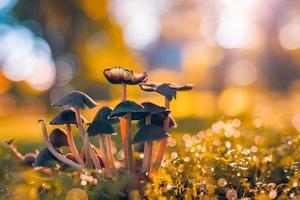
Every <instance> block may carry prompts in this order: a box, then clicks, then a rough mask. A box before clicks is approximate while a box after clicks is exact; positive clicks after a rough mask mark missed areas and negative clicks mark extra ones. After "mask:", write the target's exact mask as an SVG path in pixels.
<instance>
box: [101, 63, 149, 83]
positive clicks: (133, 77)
mask: <svg viewBox="0 0 300 200" xmlns="http://www.w3.org/2000/svg"><path fill="white" fill-rule="evenodd" d="M103 74H104V76H105V78H106V79H107V80H108V81H109V82H110V83H112V84H122V83H126V84H128V85H137V84H140V83H142V82H145V81H147V79H148V76H147V73H146V72H144V73H141V74H138V73H134V72H133V71H131V70H127V69H124V68H122V67H113V68H109V69H105V70H104V71H103Z"/></svg>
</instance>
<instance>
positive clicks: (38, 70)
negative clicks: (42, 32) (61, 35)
mask: <svg viewBox="0 0 300 200" xmlns="http://www.w3.org/2000/svg"><path fill="white" fill-rule="evenodd" d="M0 31H1V33H2V34H1V36H0V43H1V44H2V45H1V46H0V62H2V63H3V74H4V76H6V77H7V78H8V79H9V80H11V81H26V82H27V83H28V84H29V85H30V86H31V87H32V88H33V89H35V90H47V89H49V88H50V87H51V86H52V85H53V83H54V81H55V65H54V63H53V61H52V58H51V50H50V47H49V45H48V43H47V42H46V41H45V40H43V39H42V38H37V37H35V36H34V35H33V34H32V32H31V31H30V30H29V29H27V28H25V27H22V26H16V27H10V26H7V25H1V27H0Z"/></svg>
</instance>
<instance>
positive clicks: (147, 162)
mask: <svg viewBox="0 0 300 200" xmlns="http://www.w3.org/2000/svg"><path fill="white" fill-rule="evenodd" d="M150 124H151V115H148V116H147V117H146V125H150ZM152 152H153V141H147V142H145V144H144V160H143V168H142V169H144V170H146V171H147V172H149V173H150V171H151V162H152Z"/></svg>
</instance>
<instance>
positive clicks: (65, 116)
mask: <svg viewBox="0 0 300 200" xmlns="http://www.w3.org/2000/svg"><path fill="white" fill-rule="evenodd" d="M81 121H82V123H83V124H86V123H87V120H86V119H85V118H84V117H82V116H81ZM71 124H75V125H77V122H76V114H75V112H74V111H73V110H71V109H68V110H64V111H62V112H61V113H59V114H58V115H57V116H56V117H54V119H52V121H51V122H50V125H66V130H67V139H68V145H69V147H70V151H71V152H72V154H73V156H74V157H75V159H76V161H77V162H78V163H79V164H80V165H84V162H83V160H82V159H81V157H80V155H79V153H78V150H77V148H76V145H75V143H74V139H73V134H72V128H71Z"/></svg>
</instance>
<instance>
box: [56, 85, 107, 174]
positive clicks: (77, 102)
mask: <svg viewBox="0 0 300 200" xmlns="http://www.w3.org/2000/svg"><path fill="white" fill-rule="evenodd" d="M97 105H98V104H97V103H96V102H95V101H94V100H93V99H92V98H91V97H89V96H88V95H86V94H84V93H82V92H80V91H74V92H71V93H69V94H68V95H66V96H64V97H62V98H61V99H60V100H58V101H57V102H55V103H53V104H52V106H71V107H72V108H73V109H74V110H75V115H76V122H77V126H78V130H79V134H80V136H81V138H82V140H83V141H84V147H85V158H86V162H87V167H91V163H90V159H92V161H93V164H94V166H95V168H97V169H100V168H101V166H100V162H99V160H98V158H97V156H96V154H95V152H94V151H93V150H92V148H91V145H90V142H89V139H88V135H87V134H86V132H85V130H84V128H83V124H82V121H81V113H80V110H81V109H85V108H86V107H87V108H89V109H92V108H94V107H96V106H97Z"/></svg>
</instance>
